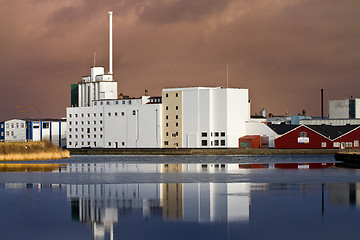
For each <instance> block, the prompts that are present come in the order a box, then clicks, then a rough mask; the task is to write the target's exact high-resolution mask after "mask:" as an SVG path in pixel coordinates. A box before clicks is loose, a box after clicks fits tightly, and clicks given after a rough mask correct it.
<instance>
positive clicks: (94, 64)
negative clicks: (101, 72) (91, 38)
mask: <svg viewBox="0 0 360 240" xmlns="http://www.w3.org/2000/svg"><path fill="white" fill-rule="evenodd" d="M95 66H96V52H94V67H95Z"/></svg>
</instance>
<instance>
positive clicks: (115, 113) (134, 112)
mask: <svg viewBox="0 0 360 240" xmlns="http://www.w3.org/2000/svg"><path fill="white" fill-rule="evenodd" d="M93 115H94V117H96V113H94V114H93ZM118 115H119V114H118V112H114V113H111V112H109V113H108V116H109V117H111V116H115V117H117V116H118ZM120 115H121V116H125V112H121V113H120ZM133 115H136V111H135V110H133ZM74 116H75V117H78V114H74ZM87 116H88V117H90V113H88V114H87ZM99 116H100V117H102V116H103V114H102V113H100V114H99ZM71 117H72V115H71V114H69V118H71ZM81 117H84V114H83V113H82V114H81ZM94 122H95V121H94ZM82 123H83V121H82ZM69 124H70V125H71V121H70V122H69ZM88 124H90V121H88ZM94 124H96V123H94Z"/></svg>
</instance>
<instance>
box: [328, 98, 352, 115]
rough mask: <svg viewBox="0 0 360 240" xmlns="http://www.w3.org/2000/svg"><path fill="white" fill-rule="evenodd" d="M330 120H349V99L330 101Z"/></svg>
mask: <svg viewBox="0 0 360 240" xmlns="http://www.w3.org/2000/svg"><path fill="white" fill-rule="evenodd" d="M329 118H330V119H339V118H349V99H345V100H330V101H329Z"/></svg>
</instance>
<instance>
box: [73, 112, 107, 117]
mask: <svg viewBox="0 0 360 240" xmlns="http://www.w3.org/2000/svg"><path fill="white" fill-rule="evenodd" d="M85 115H87V117H90V113H86V114H84V113H81V114H77V113H75V114H71V113H69V118H72V117H73V116H74V117H76V118H77V117H78V116H81V117H82V118H83V117H84V116H85ZM93 116H94V117H96V113H93ZM99 116H100V117H102V113H99Z"/></svg>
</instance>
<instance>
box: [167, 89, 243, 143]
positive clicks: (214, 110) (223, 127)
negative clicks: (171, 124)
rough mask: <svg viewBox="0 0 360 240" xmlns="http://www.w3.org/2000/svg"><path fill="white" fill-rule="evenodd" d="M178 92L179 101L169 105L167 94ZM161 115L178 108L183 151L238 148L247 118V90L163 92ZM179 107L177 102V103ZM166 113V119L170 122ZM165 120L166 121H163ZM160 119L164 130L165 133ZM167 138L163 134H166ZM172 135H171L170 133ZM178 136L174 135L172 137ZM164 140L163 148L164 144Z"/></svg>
mask: <svg viewBox="0 0 360 240" xmlns="http://www.w3.org/2000/svg"><path fill="white" fill-rule="evenodd" d="M172 92H179V96H181V98H182V100H181V102H180V104H179V106H178V105H176V106H172V104H173V102H174V101H169V102H167V99H166V98H167V97H166V96H167V95H166V94H168V96H170V93H172ZM162 96H163V114H164V115H165V116H166V115H168V113H167V110H166V109H173V108H176V107H178V109H179V110H180V111H181V112H179V113H178V116H179V119H178V122H179V125H181V129H179V130H181V134H180V133H179V134H178V136H179V137H180V138H181V139H180V142H181V144H180V145H179V147H183V148H209V147H238V139H239V138H240V137H242V136H244V135H245V134H246V129H245V122H246V121H248V120H249V118H250V103H249V93H248V89H234V88H222V87H216V88H205V87H194V88H177V89H163V94H162ZM177 104H178V103H177ZM171 114H173V113H171V112H169V117H168V118H169V119H173V118H174V116H171ZM165 119H166V118H165ZM166 123H167V122H166V120H164V118H163V124H164V125H163V131H167V129H166V128H167V127H166ZM165 135H166V134H165ZM169 136H171V137H172V136H173V133H171V132H170V133H169ZM175 137H177V136H175ZM166 141H167V140H165V139H164V142H163V147H170V148H171V147H174V146H173V145H171V144H170V145H167V144H166Z"/></svg>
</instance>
